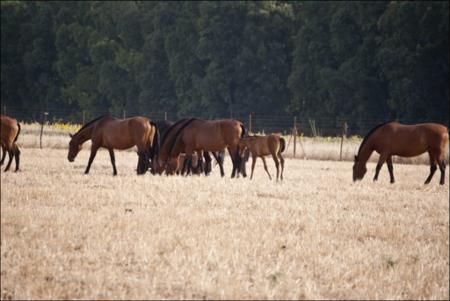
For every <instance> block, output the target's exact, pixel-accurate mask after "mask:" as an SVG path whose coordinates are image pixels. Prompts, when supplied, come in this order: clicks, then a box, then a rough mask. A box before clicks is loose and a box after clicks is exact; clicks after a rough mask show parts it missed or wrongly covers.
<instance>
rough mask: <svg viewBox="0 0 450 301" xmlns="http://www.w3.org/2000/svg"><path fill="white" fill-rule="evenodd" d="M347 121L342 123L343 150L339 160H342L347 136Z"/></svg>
mask: <svg viewBox="0 0 450 301" xmlns="http://www.w3.org/2000/svg"><path fill="white" fill-rule="evenodd" d="M347 128H348V127H347V122H345V121H344V123H343V124H342V137H341V151H340V152H339V161H342V145H343V144H344V137H345V138H346V137H347Z"/></svg>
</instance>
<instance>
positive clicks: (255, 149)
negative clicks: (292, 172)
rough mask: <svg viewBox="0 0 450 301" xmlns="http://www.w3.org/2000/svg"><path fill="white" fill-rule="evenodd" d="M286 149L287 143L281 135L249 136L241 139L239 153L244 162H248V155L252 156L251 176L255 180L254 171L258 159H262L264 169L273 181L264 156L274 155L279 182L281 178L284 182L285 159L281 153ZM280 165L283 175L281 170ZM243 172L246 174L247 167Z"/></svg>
mask: <svg viewBox="0 0 450 301" xmlns="http://www.w3.org/2000/svg"><path fill="white" fill-rule="evenodd" d="M285 148H286V141H285V140H284V138H283V137H280V136H279V135H274V134H272V135H267V136H249V137H244V138H241V140H240V141H239V152H240V156H241V160H242V161H243V162H245V161H247V160H248V153H251V154H252V173H251V175H250V179H252V178H253V170H254V169H255V163H256V159H257V158H258V157H260V158H261V159H262V161H263V163H264V169H265V170H266V172H267V174H268V175H269V179H271V180H272V177H271V176H270V173H269V171H268V170H267V164H266V159H265V158H264V156H268V155H272V158H273V161H274V162H275V166H276V168H277V181H278V177H279V176H280V178H281V180H283V170H284V158H283V156H282V155H281V153H282V152H283V151H284V150H285ZM278 160H279V161H278ZM280 163H281V175H280V170H279V166H280ZM244 164H245V163H244ZM242 167H243V166H242V165H241V169H242ZM243 170H244V173H245V166H244V168H243Z"/></svg>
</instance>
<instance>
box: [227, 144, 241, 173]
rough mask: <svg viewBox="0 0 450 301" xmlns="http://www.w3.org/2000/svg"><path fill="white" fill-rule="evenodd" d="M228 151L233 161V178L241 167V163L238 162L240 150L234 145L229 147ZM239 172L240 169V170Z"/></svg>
mask: <svg viewBox="0 0 450 301" xmlns="http://www.w3.org/2000/svg"><path fill="white" fill-rule="evenodd" d="M228 153H229V154H230V157H231V162H232V163H233V171H232V172H231V178H234V176H235V175H236V170H237V169H238V168H239V165H238V164H237V160H236V159H237V157H238V156H239V150H238V149H235V148H234V147H228ZM238 173H239V171H238Z"/></svg>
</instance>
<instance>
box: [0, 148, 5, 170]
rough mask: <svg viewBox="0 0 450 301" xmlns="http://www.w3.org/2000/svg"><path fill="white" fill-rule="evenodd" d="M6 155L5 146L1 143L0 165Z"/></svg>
mask: <svg viewBox="0 0 450 301" xmlns="http://www.w3.org/2000/svg"><path fill="white" fill-rule="evenodd" d="M5 157H6V147H5V146H4V145H3V144H2V160H1V161H0V165H3V162H5Z"/></svg>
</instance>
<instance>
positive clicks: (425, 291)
mask: <svg viewBox="0 0 450 301" xmlns="http://www.w3.org/2000/svg"><path fill="white" fill-rule="evenodd" d="M22 138H23V140H22V142H21V143H22V149H21V151H22V157H21V171H19V172H17V173H13V172H7V173H4V172H2V173H1V298H2V299H91V298H92V299H164V298H167V299H186V298H189V299H205V298H206V299H449V186H448V182H449V176H448V169H447V175H446V185H444V186H440V185H439V184H438V182H439V172H437V173H436V175H435V177H434V178H433V180H432V182H431V183H430V185H428V186H425V185H423V182H424V180H425V178H426V177H427V175H428V171H429V167H428V166H427V165H412V164H408V165H402V164H395V165H394V172H395V176H396V181H397V182H396V183H395V184H393V185H391V184H389V175H388V172H387V168H386V166H384V167H383V169H382V171H381V173H380V178H379V181H378V182H375V183H374V182H372V177H373V173H374V169H375V163H373V162H370V163H369V164H368V170H369V171H368V173H367V175H366V177H365V178H364V180H363V181H361V182H358V183H353V182H352V180H351V167H352V164H351V162H334V161H316V160H301V159H291V158H288V159H287V160H286V167H285V180H284V181H283V182H282V183H276V182H275V181H273V180H272V181H270V180H269V179H268V177H267V175H266V174H265V172H264V170H263V168H262V163H261V161H260V160H259V162H258V163H257V166H256V169H255V175H254V179H253V180H252V181H250V180H249V179H248V178H246V179H243V178H239V179H230V178H229V176H230V172H231V166H230V165H231V164H230V162H229V158H228V157H227V158H226V166H225V172H226V177H225V178H220V174H219V171H218V168H217V167H215V169H214V170H213V173H212V174H211V176H209V177H204V176H191V177H166V176H152V175H150V174H146V175H144V176H137V175H136V172H135V168H136V163H137V155H136V154H135V153H134V152H133V151H124V152H116V162H117V163H116V164H117V169H118V173H119V175H118V176H116V177H113V176H112V167H111V164H110V161H109V155H108V153H107V152H106V151H100V152H99V153H98V154H97V157H96V159H95V161H94V163H93V165H92V168H91V172H90V174H89V175H84V174H83V172H84V169H85V167H86V163H87V160H88V155H89V152H88V150H87V149H85V150H83V151H81V152H80V154H79V156H78V157H77V158H76V160H75V162H74V163H69V162H68V161H67V150H65V149H64V147H63V146H64V145H67V144H66V143H67V142H68V139H66V140H67V141H65V140H64V141H61V139H60V140H58V141H59V142H58V143H60V144H61V145H62V147H61V148H59V149H50V148H44V149H42V150H41V149H38V148H34V147H35V146H36V145H33V144H32V143H31V142H30V145H28V146H27V145H26V143H28V142H27V139H31V138H30V137H28V136H27V135H26V134H25V135H24V137H22ZM37 139H38V138H37ZM56 142H57V141H56V140H55V143H56ZM356 147H357V146H356ZM352 151H353V149H352ZM372 161H373V160H372ZM267 162H268V166H269V171H270V172H271V173H272V175H274V172H275V168H274V164H273V161H272V160H271V159H269V160H268V161H267ZM13 164H14V163H13ZM13 167H14V165H13Z"/></svg>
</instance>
